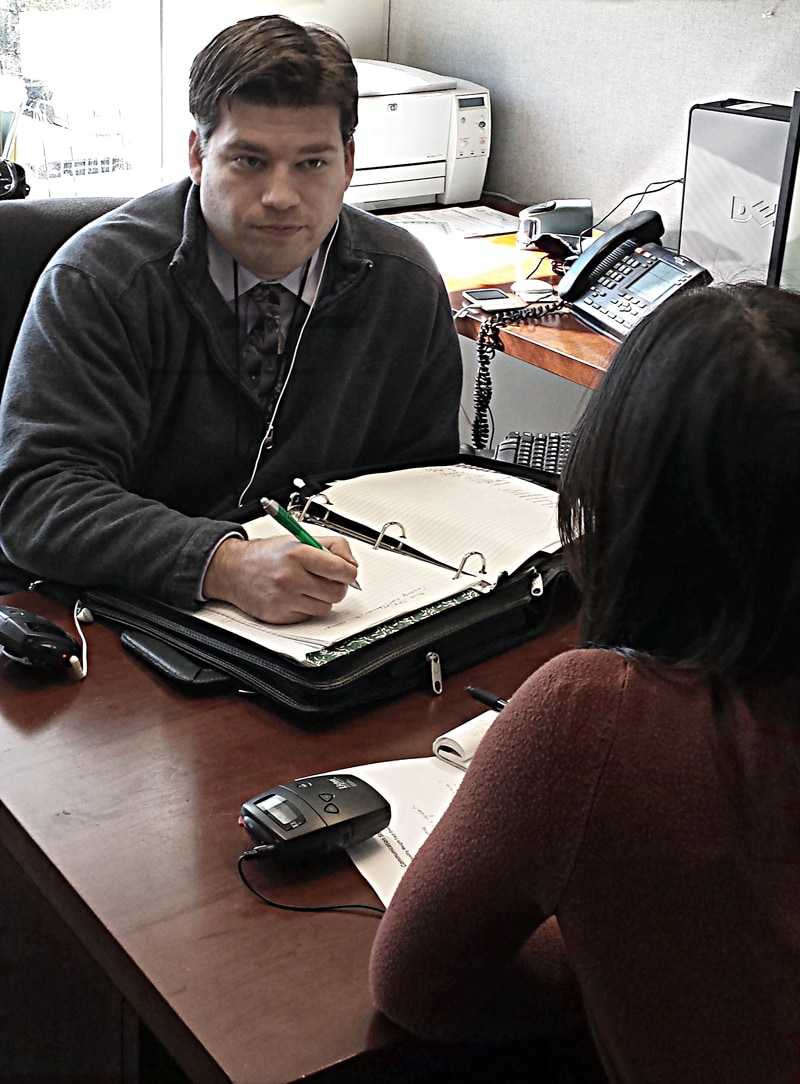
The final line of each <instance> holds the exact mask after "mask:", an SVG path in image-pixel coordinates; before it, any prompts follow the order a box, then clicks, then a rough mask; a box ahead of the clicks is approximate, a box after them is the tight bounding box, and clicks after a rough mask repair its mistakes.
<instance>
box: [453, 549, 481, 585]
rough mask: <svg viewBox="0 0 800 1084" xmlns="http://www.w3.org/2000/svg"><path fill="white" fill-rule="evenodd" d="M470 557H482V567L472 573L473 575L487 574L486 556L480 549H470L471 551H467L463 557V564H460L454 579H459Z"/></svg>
mask: <svg viewBox="0 0 800 1084" xmlns="http://www.w3.org/2000/svg"><path fill="white" fill-rule="evenodd" d="M470 557H480V559H481V567H480V568H479V569H478V571H477V572H474V573H472V575H474V576H485V575H486V558H485V557H484V556H483V554H482V553H481V551H480V550H470V551H469V553H465V554H464V556H463V557H462V558H461V564H460V565H459V566H458V571H457V572H456V574H455V576H453V579H454V580H457V579H458V577H459V576H460V575H461V573H462V572H463V571H464V565H465V564H466V563H467V561H468V560H469V559H470Z"/></svg>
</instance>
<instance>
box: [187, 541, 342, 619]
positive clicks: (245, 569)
mask: <svg viewBox="0 0 800 1084" xmlns="http://www.w3.org/2000/svg"><path fill="white" fill-rule="evenodd" d="M357 573H358V565H357V562H356V559H355V557H354V556H353V554H352V552H351V550H350V547H349V545H348V544H347V542H346V540H345V539H344V538H339V537H334V536H332V537H331V538H327V539H322V546H321V547H319V548H318V547H317V546H312V545H306V544H303V543H301V542H298V541H297V540H296V539H295V538H293V537H291V536H290V535H288V534H287V536H286V537H285V538H255V539H249V540H246V539H244V538H226V539H225V540H224V541H223V542H222V543H221V544H220V545H219V546H218V547H217V550H216V552H215V553H214V556H213V557H212V558H211V561H210V563H209V566H208V570H207V571H206V575H205V579H204V581H203V595H204V596H205V597H206V598H215V599H221V600H222V601H224V602H231V603H233V605H234V606H237V607H238V608H239V609H240V610H244V612H245V613H248V614H250V615H251V616H252V617H256V618H258V619H259V620H260V621H267V622H269V623H271V624H277V625H288V624H292V623H293V622H297V621H306V620H308V619H309V618H310V617H325V616H326V615H327V614H329V613H330V611H331V609H332V608H333V606H334V605H335V604H336V603H337V602H341V601H342V599H343V598H345V596H346V595H347V591H348V589H349V588H350V587H351V586H353V585H354V584H355V582H356V576H357Z"/></svg>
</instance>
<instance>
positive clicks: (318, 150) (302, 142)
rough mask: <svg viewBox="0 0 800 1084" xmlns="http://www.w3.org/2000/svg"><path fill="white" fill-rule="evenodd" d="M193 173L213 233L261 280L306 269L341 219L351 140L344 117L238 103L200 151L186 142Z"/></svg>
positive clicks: (320, 110) (314, 109) (320, 109)
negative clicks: (346, 139) (343, 129)
mask: <svg viewBox="0 0 800 1084" xmlns="http://www.w3.org/2000/svg"><path fill="white" fill-rule="evenodd" d="M189 165H190V170H189V172H190V174H191V177H192V180H193V181H194V182H195V184H197V185H199V186H200V205H201V207H202V209H203V215H204V217H205V220H206V222H207V224H208V228H209V229H210V230H211V232H212V233H213V234H214V236H215V237H216V238H217V240H218V241H219V242H220V244H221V245H222V246H223V247H224V248H225V249H226V250H227V251H228V252H229V253H230V254H231V256H233V258H234V259H235V260H236V261H237V262H238V263H240V264H241V265H242V266H243V267H246V268H247V269H248V271H252V272H253V274H254V275H257V276H258V278H260V279H273V280H274V279H279V278H283V276H284V275H288V274H289V272H290V271H294V269H295V268H296V267H300V266H302V264H304V263H305V262H306V260H307V259H308V258H309V256H311V255H312V253H313V252H314V251H315V250H316V249H317V248H318V247H319V245H320V244H321V242H322V241H323V240H324V238H325V237H326V236H327V234H328V232H329V231H330V229H331V227H332V226H333V224H334V222H335V221H336V219H337V217H338V215H339V211H340V210H341V206H342V197H343V196H344V193H345V190H346V188H347V186H348V185H349V183H350V178H351V177H352V176H353V142H352V140H351V141H350V143H348V144H347V145H346V146H345V145H344V144H343V143H342V136H341V132H340V129H339V111H338V110H337V109H336V108H335V107H334V106H331V105H312V106H307V107H305V108H295V107H290V106H286V107H284V106H269V105H254V104H252V103H251V102H246V101H242V100H240V99H236V98H234V99H233V100H232V102H231V104H230V108H229V109H224V110H223V112H222V117H221V119H220V123H219V125H218V127H217V128H216V129H215V130H214V132H213V133H212V135H211V136H210V137H209V139H208V142H207V144H206V146H205V149H204V150H201V147H200V140H199V137H198V135H197V132H192V134H191V136H190V137H189Z"/></svg>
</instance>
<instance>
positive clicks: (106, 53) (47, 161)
mask: <svg viewBox="0 0 800 1084" xmlns="http://www.w3.org/2000/svg"><path fill="white" fill-rule="evenodd" d="M159 8H160V0H0V111H1V115H2V153H3V156H4V157H6V158H11V159H12V160H13V161H15V162H18V163H19V164H20V165H21V166H23V168H24V169H25V171H26V179H27V181H28V183H29V184H30V187H31V192H30V198H47V197H49V196H71V195H89V194H103V195H122V196H127V195H136V194H137V193H138V192H143V191H145V190H147V189H148V188H152V187H155V186H156V185H157V184H158V183H159V182H160V177H161V124H160V119H161V57H160V33H159V26H160V12H159Z"/></svg>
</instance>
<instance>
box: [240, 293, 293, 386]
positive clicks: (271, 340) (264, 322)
mask: <svg viewBox="0 0 800 1084" xmlns="http://www.w3.org/2000/svg"><path fill="white" fill-rule="evenodd" d="M283 290H285V287H284V286H280V285H279V284H277V283H267V282H258V283H256V285H255V286H253V287H252V288H251V289H250V290H248V292H247V296H248V298H252V300H253V302H254V304H255V306H256V308H257V310H258V313H259V315H258V317H257V318H256V322H255V323H254V324H253V326H252V327H251V329H250V331H249V332H248V333H247V338H246V339H245V341H244V347H243V349H242V368H243V370H244V372H245V374H246V376H247V379H248V380H249V382H250V386H251V388H252V389H253V392H254V393H255V394H256V396H257V397H258V398H259V399H260V400H261V402H262V403H263V404H264V405H265V406H267V405H268V403H269V402H270V400H271V399H272V398H273V395H274V394H276V393H277V392H278V391H280V388H279V387H278V383H279V380H281V379H282V374H281V369H282V361H283V348H284V345H285V342H284V334H283V329H282V327H281V291H283Z"/></svg>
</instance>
